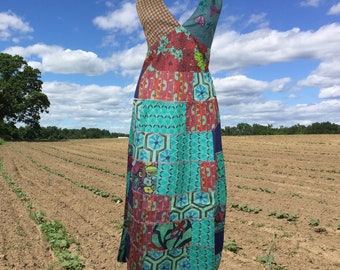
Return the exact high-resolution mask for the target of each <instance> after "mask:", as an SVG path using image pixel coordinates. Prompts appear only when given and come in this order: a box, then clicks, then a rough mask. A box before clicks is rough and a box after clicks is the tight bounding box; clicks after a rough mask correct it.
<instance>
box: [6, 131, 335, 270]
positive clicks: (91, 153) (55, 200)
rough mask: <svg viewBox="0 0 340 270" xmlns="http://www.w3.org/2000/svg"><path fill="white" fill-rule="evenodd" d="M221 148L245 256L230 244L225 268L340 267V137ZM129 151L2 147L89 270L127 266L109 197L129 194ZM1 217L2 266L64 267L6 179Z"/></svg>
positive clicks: (65, 144)
mask: <svg viewBox="0 0 340 270" xmlns="http://www.w3.org/2000/svg"><path fill="white" fill-rule="evenodd" d="M223 150H224V153H225V162H226V167H227V181H228V187H227V189H228V206H227V220H226V230H225V243H226V244H227V243H230V242H231V241H234V242H235V243H236V244H237V246H238V247H239V250H237V252H236V253H234V252H232V251H229V250H228V249H227V247H226V248H225V250H224V251H223V257H222V264H221V267H220V269H228V270H239V269H245V270H248V269H249V270H257V269H259V270H260V269H274V270H275V269H276V270H282V269H287V270H288V269H289V270H295V269H296V270H298V269H320V270H333V269H334V270H335V269H340V241H339V240H340V200H339V196H340V194H339V193H340V136H339V135H300V136H295V135H292V136H250V137H223ZM126 154H127V140H126V139H98V140H70V141H62V142H12V143H7V144H5V145H3V146H2V148H1V150H0V158H2V164H3V168H4V169H3V171H5V172H6V174H7V175H8V176H9V177H10V179H12V181H13V182H15V184H16V185H17V186H19V187H20V188H21V189H22V190H23V191H24V192H25V193H26V194H27V196H28V197H29V200H30V203H31V204H32V205H34V208H35V209H36V210H39V211H43V212H44V213H45V215H46V217H47V218H48V219H50V220H59V221H61V223H62V224H63V225H64V226H65V227H66V228H67V230H68V232H69V234H70V236H72V237H73V238H74V239H75V240H76V241H77V243H78V246H77V247H75V248H74V250H75V252H76V253H78V254H79V256H80V257H81V258H82V259H83V260H84V262H85V269H126V265H125V264H120V263H117V262H116V256H117V249H118V245H119V240H120V233H121V225H122V221H123V208H124V202H123V203H119V202H113V201H112V199H111V198H112V196H117V197H119V198H124V194H125V172H126ZM72 181H73V182H72ZM75 181H77V182H79V183H82V184H85V185H86V186H87V187H94V188H97V189H100V190H101V191H104V192H109V193H110V196H109V197H101V196H98V195H96V194H94V193H93V192H91V191H90V190H88V189H86V188H82V187H79V186H77V185H75V184H74V182H75ZM0 217H1V222H0V269H1V270H2V269H3V270H8V269H61V267H60V266H58V262H57V259H56V258H55V256H54V255H53V253H52V252H51V250H50V249H49V246H48V243H47V242H46V240H45V239H44V237H43V235H42V233H41V231H40V229H39V227H38V226H37V225H36V224H35V223H34V221H33V220H32V219H31V218H30V214H29V211H28V208H27V202H24V201H22V200H20V199H19V198H18V197H17V195H16V194H15V193H14V192H13V190H12V189H11V187H10V186H9V184H8V183H7V182H6V181H5V178H4V177H3V176H1V174H0ZM316 221H318V222H316ZM312 225H314V226H312ZM261 260H262V262H260V261H261ZM266 262H267V265H265V263H266Z"/></svg>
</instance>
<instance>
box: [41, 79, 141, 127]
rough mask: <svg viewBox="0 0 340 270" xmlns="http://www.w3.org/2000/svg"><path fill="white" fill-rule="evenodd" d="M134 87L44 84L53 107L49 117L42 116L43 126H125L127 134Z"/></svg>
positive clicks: (61, 83) (50, 109) (65, 83)
mask: <svg viewBox="0 0 340 270" xmlns="http://www.w3.org/2000/svg"><path fill="white" fill-rule="evenodd" d="M133 88H134V87H133V85H128V86H126V87H119V86H99V85H80V84H75V83H68V82H56V81H55V82H45V83H44V84H43V91H44V93H45V94H46V95H47V96H48V98H49V100H50V102H51V107H50V108H49V114H44V115H43V116H42V121H41V123H42V125H45V126H47V125H56V126H64V127H69V128H71V127H74V128H80V127H83V126H86V127H98V128H106V129H108V128H109V129H110V130H114V131H117V130H121V129H122V127H124V129H125V131H126V130H127V126H128V124H127V123H128V122H129V119H130V116H131V110H130V108H131V106H130V105H129V97H130V96H131V92H132V89H133ZM65 121H66V122H67V124H66V125H65ZM68 125H69V126H68Z"/></svg>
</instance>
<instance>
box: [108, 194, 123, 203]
mask: <svg viewBox="0 0 340 270" xmlns="http://www.w3.org/2000/svg"><path fill="white" fill-rule="evenodd" d="M111 201H112V202H114V203H121V202H123V199H122V198H121V197H119V196H116V195H113V196H112V197H111Z"/></svg>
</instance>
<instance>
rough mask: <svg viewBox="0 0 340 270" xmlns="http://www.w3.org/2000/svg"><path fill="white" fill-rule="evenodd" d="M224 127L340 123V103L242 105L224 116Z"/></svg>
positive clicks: (274, 102) (232, 107) (334, 101)
mask: <svg viewBox="0 0 340 270" xmlns="http://www.w3.org/2000/svg"><path fill="white" fill-rule="evenodd" d="M221 120H222V126H234V125H236V124H238V123H240V122H246V123H249V124H254V123H258V124H263V125H267V124H273V125H274V126H281V125H282V126H292V125H295V124H304V125H310V124H312V123H315V122H325V121H330V122H333V123H340V101H339V100H328V101H323V102H320V103H315V104H297V105H288V104H285V103H283V102H282V101H264V102H253V103H241V104H237V105H234V106H231V107H230V110H229V112H227V113H224V114H222V117H221Z"/></svg>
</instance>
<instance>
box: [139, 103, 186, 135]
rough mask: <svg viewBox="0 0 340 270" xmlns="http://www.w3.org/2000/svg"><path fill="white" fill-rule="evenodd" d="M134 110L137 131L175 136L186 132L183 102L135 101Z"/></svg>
mask: <svg viewBox="0 0 340 270" xmlns="http://www.w3.org/2000/svg"><path fill="white" fill-rule="evenodd" d="M134 109H135V110H134V113H133V117H134V120H135V127H136V129H137V130H138V131H143V132H154V133H163V134H176V133H178V132H184V131H185V130H186V103H185V102H165V101H155V100H135V101H134Z"/></svg>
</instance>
